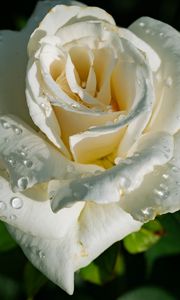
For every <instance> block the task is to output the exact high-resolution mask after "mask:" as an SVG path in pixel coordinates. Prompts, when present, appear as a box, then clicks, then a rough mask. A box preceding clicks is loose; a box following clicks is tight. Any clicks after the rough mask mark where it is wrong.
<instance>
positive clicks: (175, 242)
mask: <svg viewBox="0 0 180 300" xmlns="http://www.w3.org/2000/svg"><path fill="white" fill-rule="evenodd" d="M159 220H160V222H161V224H162V226H163V228H164V234H163V236H162V238H161V239H160V240H159V242H158V243H157V244H156V245H155V246H154V247H152V248H151V249H149V250H148V251H147V252H146V253H145V257H146V260H147V263H148V271H150V270H151V268H152V266H153V263H154V261H155V260H156V259H158V258H159V257H162V256H167V255H176V254H179V253H180V238H179V233H180V212H177V213H174V214H166V215H164V216H161V217H159Z"/></svg>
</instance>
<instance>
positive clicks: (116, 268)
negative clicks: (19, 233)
mask: <svg viewBox="0 0 180 300" xmlns="http://www.w3.org/2000/svg"><path fill="white" fill-rule="evenodd" d="M124 268H125V266H124V260H123V257H122V256H121V254H120V248H119V243H116V244H114V245H113V246H111V247H110V248H109V249H107V250H106V251H105V252H104V253H103V254H102V255H100V256H99V257H98V258H97V259H96V260H95V261H94V262H92V263H91V264H90V265H88V266H87V267H85V268H82V269H81V270H80V276H81V277H82V278H83V279H84V280H86V281H89V282H91V283H95V284H97V285H103V284H105V283H106V282H108V281H111V280H113V279H114V278H116V277H117V276H119V275H122V274H123V273H124Z"/></svg>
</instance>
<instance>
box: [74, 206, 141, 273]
mask: <svg viewBox="0 0 180 300" xmlns="http://www.w3.org/2000/svg"><path fill="white" fill-rule="evenodd" d="M78 223H79V233H78V236H79V244H80V245H79V246H80V254H79V255H78V256H77V259H76V260H75V264H74V268H75V270H78V269H79V268H82V267H84V266H86V265H87V264H89V263H90V262H91V261H92V260H94V259H95V258H96V257H97V256H98V255H99V254H101V253H102V252H104V250H105V249H107V248H108V247H110V246H111V245H112V244H113V243H115V242H116V241H119V240H121V239H123V238H124V237H125V236H126V235H128V234H130V233H131V232H134V231H137V230H139V229H140V227H141V226H142V223H141V222H138V221H135V220H134V219H133V218H132V217H131V216H130V215H129V214H127V213H125V211H123V210H122V209H121V207H120V205H119V204H106V205H98V204H96V203H90V202H89V203H86V205H85V206H84V208H83V210H82V212H81V214H80V216H79V219H78ZM95 224H96V225H95ZM94 225H95V226H94Z"/></svg>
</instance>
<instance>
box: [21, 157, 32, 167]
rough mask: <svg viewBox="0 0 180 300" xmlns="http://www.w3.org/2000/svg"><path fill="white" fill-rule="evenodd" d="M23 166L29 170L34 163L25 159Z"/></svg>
mask: <svg viewBox="0 0 180 300" xmlns="http://www.w3.org/2000/svg"><path fill="white" fill-rule="evenodd" d="M23 164H24V165H25V166H26V167H27V168H31V167H32V165H33V163H32V161H31V160H28V159H25V160H24V161H23Z"/></svg>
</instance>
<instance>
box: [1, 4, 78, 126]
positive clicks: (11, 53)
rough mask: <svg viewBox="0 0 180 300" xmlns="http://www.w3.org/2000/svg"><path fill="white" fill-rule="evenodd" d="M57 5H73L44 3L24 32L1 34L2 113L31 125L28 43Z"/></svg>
mask: <svg viewBox="0 0 180 300" xmlns="http://www.w3.org/2000/svg"><path fill="white" fill-rule="evenodd" d="M56 3H66V4H67V5H68V4H69V5H70V4H71V3H72V1H41V2H39V3H38V5H37V7H36V10H35V12H34V14H33V15H32V17H31V18H30V20H29V22H28V23H27V26H26V27H25V28H24V29H23V30H22V31H21V32H15V31H10V30H3V31H1V33H0V36H1V38H0V61H1V68H0V90H1V94H0V113H3V114H4V113H5V114H6V113H11V114H15V115H17V116H19V117H20V118H22V119H23V120H24V121H26V122H27V123H28V124H30V125H31V126H33V123H32V121H31V119H30V116H29V112H28V108H27V105H26V99H25V77H26V65H27V54H26V52H27V50H26V48H27V43H28V40H29V37H30V34H31V33H32V31H33V30H34V28H35V27H36V26H37V24H38V22H39V21H40V20H41V19H42V18H43V16H44V15H45V14H46V13H47V12H48V10H49V9H50V7H52V6H54V5H55V4H56ZM73 3H75V2H73ZM13 99H16V101H13ZM17 108H18V109H17Z"/></svg>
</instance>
